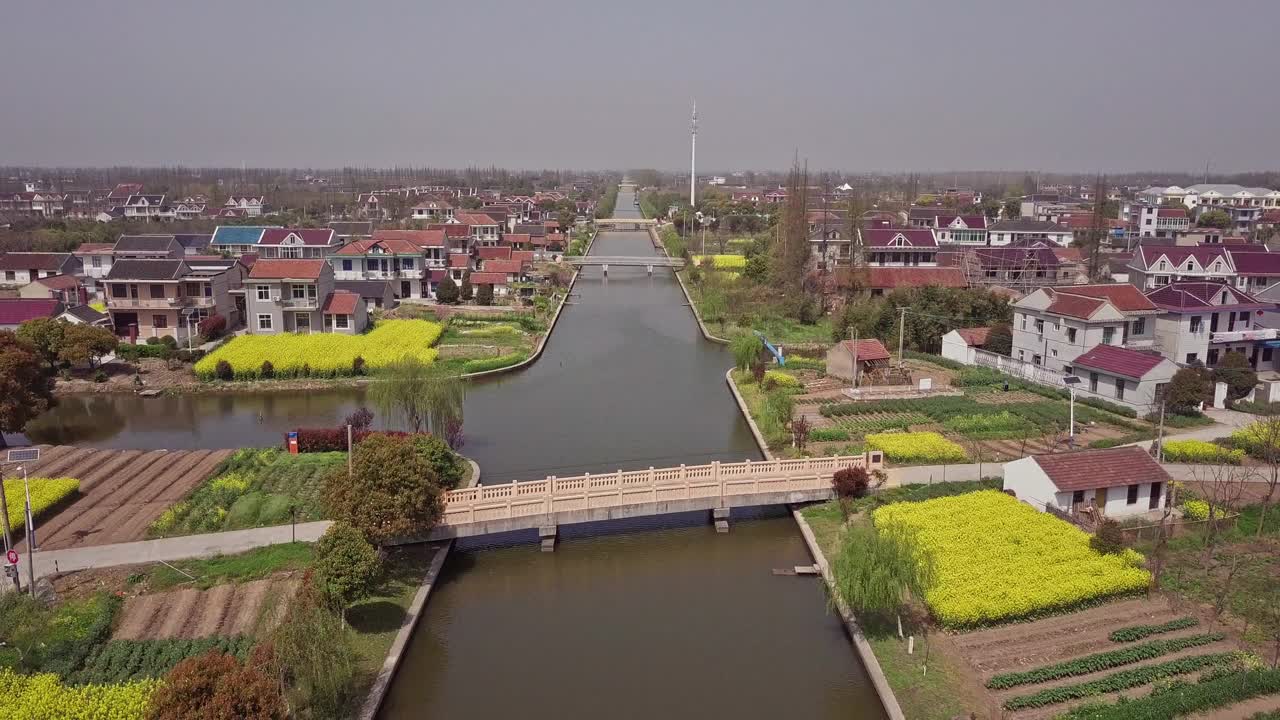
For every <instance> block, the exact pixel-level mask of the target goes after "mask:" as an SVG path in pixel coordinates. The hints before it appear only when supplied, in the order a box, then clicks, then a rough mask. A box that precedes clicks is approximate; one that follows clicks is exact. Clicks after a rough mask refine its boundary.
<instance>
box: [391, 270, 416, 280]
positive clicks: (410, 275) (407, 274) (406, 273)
mask: <svg viewBox="0 0 1280 720" xmlns="http://www.w3.org/2000/svg"><path fill="white" fill-rule="evenodd" d="M397 272H398V276H399V277H400V278H403V279H406V280H416V279H418V278H421V277H422V271H421V270H419V269H418V268H403V269H401V270H399V271H397Z"/></svg>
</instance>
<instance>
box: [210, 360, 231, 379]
mask: <svg viewBox="0 0 1280 720" xmlns="http://www.w3.org/2000/svg"><path fill="white" fill-rule="evenodd" d="M213 374H214V377H216V378H218V379H219V380H227V381H230V380H234V379H235V377H236V371H235V370H234V369H233V368H232V367H231V363H229V362H227V361H226V360H219V361H218V364H216V365H214V366H213Z"/></svg>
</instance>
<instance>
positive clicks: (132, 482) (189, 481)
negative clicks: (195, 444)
mask: <svg viewBox="0 0 1280 720" xmlns="http://www.w3.org/2000/svg"><path fill="white" fill-rule="evenodd" d="M230 454H231V451H230V450H152V451H146V452H144V451H141V450H93V449H89V448H77V447H73V446H68V445H60V446H57V447H52V448H43V453H42V455H41V458H40V461H39V462H38V463H36V464H35V465H33V466H32V467H30V468H28V474H30V475H32V476H41V477H73V478H77V479H79V480H80V495H79V496H78V497H77V498H76V499H75V500H74V501H73V502H72V503H71V504H70V505H67V506H66V507H64V508H62V509H61V510H59V511H58V512H57V513H56V514H54V515H51V516H49V517H46V518H43V519H42V520H41V521H39V522H37V538H38V539H39V541H40V547H41V548H42V549H45V550H59V549H62V548H69V547H81V546H86V545H105V544H109V543H119V542H129V541H131V540H141V539H143V537H144V533H145V532H146V529H147V526H148V525H150V524H151V521H152V520H154V519H155V518H156V517H157V516H159V515H160V513H162V512H164V510H165V508H167V507H169V506H170V505H173V504H174V503H176V502H178V501H179V500H181V499H182V498H183V497H185V496H186V495H187V493H189V492H191V490H192V489H193V488H195V487H196V486H197V485H199V484H200V483H201V482H203V481H204V480H205V479H207V478H208V477H209V476H211V475H212V474H213V472H214V471H215V470H216V469H217V468H218V466H219V465H220V464H221V463H222V461H223V460H225V459H226V458H227V456H229V455H230ZM24 544H25V541H24Z"/></svg>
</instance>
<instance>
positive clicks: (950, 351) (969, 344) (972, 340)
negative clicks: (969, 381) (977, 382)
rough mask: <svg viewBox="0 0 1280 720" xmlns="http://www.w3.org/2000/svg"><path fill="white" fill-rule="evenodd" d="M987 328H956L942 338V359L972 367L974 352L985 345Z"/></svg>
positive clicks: (989, 329)
mask: <svg viewBox="0 0 1280 720" xmlns="http://www.w3.org/2000/svg"><path fill="white" fill-rule="evenodd" d="M990 333H991V328H989V327H975V328H956V329H955V330H952V331H951V332H949V333H947V334H946V335H943V336H942V357H944V358H947V359H948V360H955V361H956V362H958V363H963V364H965V365H973V364H974V363H975V362H976V360H974V355H975V354H976V353H975V352H974V350H977V349H980V348H981V347H982V346H983V345H985V344H986V343H987V335H989V334H990Z"/></svg>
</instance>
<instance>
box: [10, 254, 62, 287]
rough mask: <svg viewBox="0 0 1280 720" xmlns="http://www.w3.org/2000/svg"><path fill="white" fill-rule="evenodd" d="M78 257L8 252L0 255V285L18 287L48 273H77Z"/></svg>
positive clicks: (48, 274) (46, 275) (47, 275)
mask: <svg viewBox="0 0 1280 720" xmlns="http://www.w3.org/2000/svg"><path fill="white" fill-rule="evenodd" d="M81 267H82V266H81V264H80V258H79V257H77V256H75V255H73V254H71V253H49V252H10V253H4V254H3V255H0V287H5V288H20V287H22V286H23V285H27V284H28V283H31V282H34V281H36V280H37V279H39V278H44V277H49V276H50V275H79V274H80V272H81Z"/></svg>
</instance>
